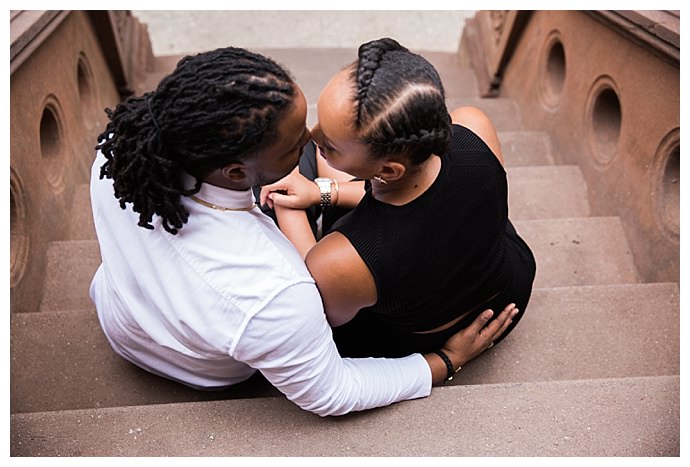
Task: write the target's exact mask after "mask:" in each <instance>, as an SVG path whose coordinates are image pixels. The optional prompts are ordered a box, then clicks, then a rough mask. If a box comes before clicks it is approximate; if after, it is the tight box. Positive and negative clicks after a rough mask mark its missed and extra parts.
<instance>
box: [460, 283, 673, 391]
mask: <svg viewBox="0 0 690 467" xmlns="http://www.w3.org/2000/svg"><path fill="white" fill-rule="evenodd" d="M679 373H680V293H679V288H678V284H677V283H655V284H628V285H605V286H580V287H556V288H548V289H535V290H534V292H533V294H532V298H531V300H530V303H529V305H528V307H527V311H526V313H525V315H524V317H523V318H522V320H521V321H520V324H519V325H518V326H517V327H516V328H515V329H514V330H513V331H512V332H511V334H509V335H508V337H506V339H505V340H503V341H502V342H501V343H500V344H499V345H497V346H495V347H493V348H492V349H490V350H488V351H486V352H484V353H483V354H482V355H480V356H479V357H477V358H476V359H475V360H472V361H471V362H469V363H468V364H467V365H465V366H464V367H463V368H462V371H461V373H458V376H457V377H456V378H454V379H453V381H451V382H450V383H449V384H457V385H463V384H487V383H509V382H516V383H517V382H525V381H547V380H566V379H567V380H572V379H595V378H611V377H626V376H661V375H675V374H679Z"/></svg>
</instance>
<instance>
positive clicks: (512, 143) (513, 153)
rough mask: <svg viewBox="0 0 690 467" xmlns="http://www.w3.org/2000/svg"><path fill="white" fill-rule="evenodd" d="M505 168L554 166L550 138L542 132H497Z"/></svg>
mask: <svg viewBox="0 0 690 467" xmlns="http://www.w3.org/2000/svg"><path fill="white" fill-rule="evenodd" d="M498 140H499V141H500V143H501V151H502V152H503V160H504V162H505V165H506V167H516V166H546V165H554V164H555V161H554V158H553V154H552V153H551V138H550V137H549V134H548V133H546V132H544V131H529V130H516V131H499V132H498Z"/></svg>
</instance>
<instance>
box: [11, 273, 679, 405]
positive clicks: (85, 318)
mask: <svg viewBox="0 0 690 467" xmlns="http://www.w3.org/2000/svg"><path fill="white" fill-rule="evenodd" d="M678 301H679V292H678V285H677V284H675V283H672V284H665V283H661V284H629V285H610V286H590V287H563V288H552V289H535V290H534V293H533V295H532V299H531V302H530V305H529V307H528V310H527V312H526V314H525V316H524V318H523V320H522V321H521V323H520V325H519V326H518V327H517V328H516V329H515V330H514V331H513V333H511V335H509V336H508V337H507V338H506V339H505V340H504V341H503V342H501V343H500V344H499V345H497V346H496V347H495V348H494V349H492V350H490V351H488V352H486V353H485V354H483V355H482V356H480V357H478V359H477V360H475V361H473V362H470V363H469V364H468V365H466V366H465V367H464V368H463V370H462V373H461V377H458V378H456V379H454V380H453V382H452V383H453V384H482V383H497V382H525V381H537V380H553V379H580V378H601V377H610V376H656V375H663V374H676V373H677V372H678V368H679V361H678V355H679V339H678V335H679V330H678V326H679V318H678V316H679V315H678V313H679V305H678ZM651 309H655V310H664V313H663V314H658V316H654V315H653V314H651V313H649V312H648V310H651ZM612 311H615V313H613V312H612ZM592 323H596V326H592ZM630 342H634V343H635V344H634V345H635V352H630V351H629V345H628V343H630ZM640 354H644V355H647V357H645V358H644V359H640V358H639V355H640ZM11 356H12V358H11V378H10V383H11V388H12V394H13V397H12V401H11V403H12V407H11V411H12V412H35V411H44V410H66V409H75V408H87V407H111V406H122V405H140V404H160V403H168V402H178V401H188V400H190V401H191V400H209V399H234V398H238V397H249V395H257V396H265V395H270V394H272V393H275V392H276V390H275V389H273V388H272V387H270V385H269V384H268V383H267V382H266V381H265V380H264V379H263V378H262V377H258V378H257V379H256V380H255V381H252V382H250V383H248V384H245V385H243V386H239V387H237V388H233V389H232V390H227V391H221V392H218V393H208V392H201V391H195V390H192V389H188V388H186V387H184V386H183V385H180V384H178V383H173V382H170V381H167V380H165V379H164V378H160V377H157V376H154V375H151V374H149V373H147V372H145V371H143V370H140V369H138V368H136V367H135V366H133V365H130V364H129V363H127V362H125V361H124V360H123V359H122V358H120V357H119V356H117V355H116V354H115V353H114V352H113V350H112V349H111V348H110V346H109V344H108V342H107V340H106V338H105V336H104V335H103V333H102V331H101V329H100V327H99V323H98V318H97V316H96V313H95V311H94V310H93V307H92V308H91V309H89V310H83V311H63V312H49V313H48V312H43V313H23V314H15V315H12V318H11Z"/></svg>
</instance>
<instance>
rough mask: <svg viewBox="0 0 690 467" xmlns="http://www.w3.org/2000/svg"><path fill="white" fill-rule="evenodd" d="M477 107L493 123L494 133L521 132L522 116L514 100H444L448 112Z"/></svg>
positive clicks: (472, 98) (471, 98)
mask: <svg viewBox="0 0 690 467" xmlns="http://www.w3.org/2000/svg"><path fill="white" fill-rule="evenodd" d="M467 105H469V106H472V107H477V108H478V109H480V110H481V111H482V112H484V113H485V114H486V115H487V116H488V117H489V118H490V119H491V121H492V122H493V124H494V126H495V127H496V131H498V132H505V131H520V130H523V129H524V128H523V126H522V116H521V114H520V109H519V108H518V106H517V103H516V102H515V100H513V99H511V98H508V97H496V98H491V99H483V98H480V97H467V98H455V99H446V106H447V107H448V110H449V111H453V109H456V108H458V107H464V106H467Z"/></svg>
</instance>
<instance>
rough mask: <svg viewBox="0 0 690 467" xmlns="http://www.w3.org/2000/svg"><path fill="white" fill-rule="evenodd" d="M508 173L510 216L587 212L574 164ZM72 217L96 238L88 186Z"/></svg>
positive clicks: (79, 229)
mask: <svg viewBox="0 0 690 467" xmlns="http://www.w3.org/2000/svg"><path fill="white" fill-rule="evenodd" d="M506 159H507V157H506ZM506 165H508V164H507V161H506ZM507 173H508V189H509V195H508V201H509V211H510V217H511V219H515V220H517V219H546V218H558V217H587V216H589V215H590V209H589V203H588V201H587V186H586V184H585V181H584V178H583V176H582V172H581V171H580V169H579V168H578V167H577V166H572V165H558V166H509V167H508V168H507ZM72 219H73V222H72V224H71V225H72V228H71V231H70V236H69V238H70V240H95V239H96V231H95V228H94V224H93V216H92V214H91V204H90V199H89V187H88V185H82V186H80V187H78V188H77V190H76V196H75V198H74V206H73V207H72Z"/></svg>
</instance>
